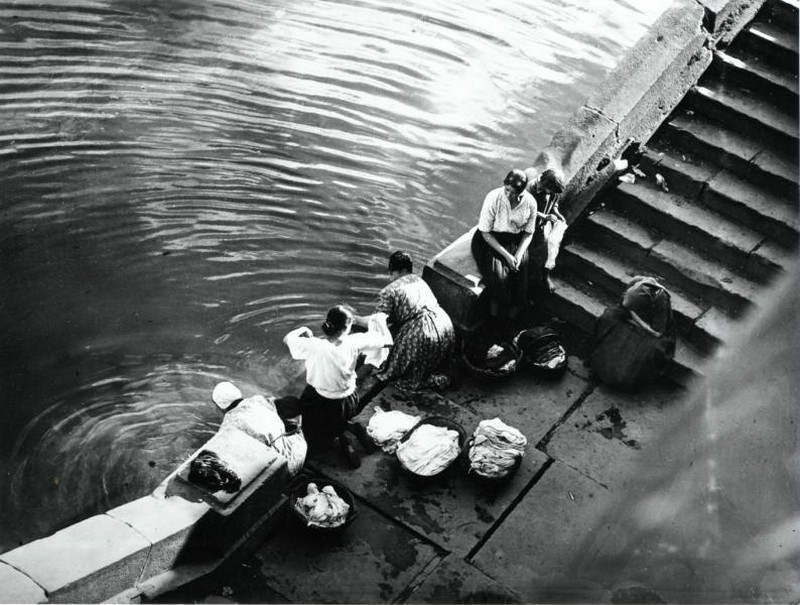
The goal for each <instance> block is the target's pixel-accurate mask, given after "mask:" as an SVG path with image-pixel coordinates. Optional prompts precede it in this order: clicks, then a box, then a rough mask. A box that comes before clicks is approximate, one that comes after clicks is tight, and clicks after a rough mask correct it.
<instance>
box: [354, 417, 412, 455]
mask: <svg viewBox="0 0 800 605" xmlns="http://www.w3.org/2000/svg"><path fill="white" fill-rule="evenodd" d="M419 420H420V419H419V416H412V415H411V414H406V413H405V412H401V411H399V410H392V411H391V412H386V411H384V410H382V409H381V408H379V407H376V408H375V413H374V414H373V415H372V417H371V418H370V419H369V422H368V423H367V434H368V435H369V436H370V437H371V438H372V440H373V441H374V442H375V445H377V446H378V447H380V448H381V449H382V450H383V451H384V452H386V453H387V454H394V452H395V450H397V443H398V442H399V441H400V440H401V439H402V438H403V437H405V435H406V433H408V431H410V430H411V429H413V428H414V427H415V426H416V425H417V423H418V422H419Z"/></svg>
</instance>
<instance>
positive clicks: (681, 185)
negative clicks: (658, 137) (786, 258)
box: [641, 149, 800, 249]
mask: <svg viewBox="0 0 800 605" xmlns="http://www.w3.org/2000/svg"><path fill="white" fill-rule="evenodd" d="M641 167H642V169H643V170H645V172H646V173H647V174H648V177H653V176H654V175H655V174H661V175H662V176H663V177H664V178H665V179H666V182H667V183H668V186H669V189H670V191H672V192H674V193H679V194H681V195H683V196H684V197H687V198H689V199H698V200H700V201H701V202H702V203H703V204H705V205H707V206H708V207H709V208H712V209H713V210H716V211H717V212H719V213H720V214H723V215H725V216H727V217H728V218H731V219H733V220H735V221H738V222H741V223H744V224H746V225H748V226H750V227H752V228H753V229H755V230H756V231H758V232H760V233H763V234H764V235H765V236H766V237H770V238H773V239H774V240H775V241H776V242H777V243H778V244H780V245H782V246H785V247H787V248H790V249H792V248H795V247H796V246H797V243H798V231H800V217H799V216H798V200H797V199H796V198H795V199H792V198H783V197H780V196H777V195H775V194H772V193H770V192H768V191H765V190H764V189H761V188H759V187H756V186H754V185H753V184H752V183H749V182H748V181H744V180H742V179H740V178H738V177H737V176H736V175H734V174H733V173H732V172H730V171H729V170H725V169H720V168H719V167H717V166H714V165H712V164H710V163H708V162H707V161H706V162H704V161H703V159H702V158H700V159H695V158H693V157H691V156H686V155H681V156H679V157H676V152H675V151H673V150H664V151H661V150H659V149H648V150H646V152H645V154H644V155H643V156H642V162H641Z"/></svg>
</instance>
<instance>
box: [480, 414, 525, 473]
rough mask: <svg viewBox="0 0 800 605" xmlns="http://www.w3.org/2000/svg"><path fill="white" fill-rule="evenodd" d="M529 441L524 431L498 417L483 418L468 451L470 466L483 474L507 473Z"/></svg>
mask: <svg viewBox="0 0 800 605" xmlns="http://www.w3.org/2000/svg"><path fill="white" fill-rule="evenodd" d="M527 444H528V440H527V439H526V438H525V435H523V434H522V433H520V432H519V431H518V430H517V429H515V428H513V427H510V426H508V425H507V424H506V423H504V422H503V421H502V420H500V419H499V418H493V419H492V420H481V421H480V422H479V423H478V426H477V428H476V429H475V432H474V433H473V434H472V441H471V445H470V448H469V451H468V452H467V456H468V457H469V466H470V470H471V471H473V472H475V473H477V474H479V475H481V476H482V477H488V478H494V479H499V478H501V477H504V476H506V475H507V474H508V473H509V472H510V471H511V470H512V469H513V468H514V465H515V464H516V463H517V460H518V459H519V458H521V457H522V456H523V455H524V454H525V446H526V445H527Z"/></svg>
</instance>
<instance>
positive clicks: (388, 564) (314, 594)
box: [251, 503, 439, 603]
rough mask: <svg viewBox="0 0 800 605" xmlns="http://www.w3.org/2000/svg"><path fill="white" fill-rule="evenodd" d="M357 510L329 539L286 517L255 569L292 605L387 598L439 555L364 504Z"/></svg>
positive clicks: (386, 600) (385, 600)
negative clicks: (340, 531) (342, 528)
mask: <svg viewBox="0 0 800 605" xmlns="http://www.w3.org/2000/svg"><path fill="white" fill-rule="evenodd" d="M358 511H359V512H358V516H357V517H356V518H355V520H354V521H353V523H351V524H350V525H349V526H348V527H347V528H346V529H345V530H344V532H343V533H341V534H340V535H338V536H336V537H334V538H332V539H328V538H322V537H320V536H318V535H314V534H311V533H309V532H307V531H306V530H304V529H303V528H302V527H301V526H300V524H299V523H297V522H296V520H295V519H294V518H290V519H288V520H287V522H286V523H285V524H284V526H283V527H282V528H281V529H280V530H279V531H278V533H277V534H276V535H275V536H274V537H273V538H271V539H270V540H269V542H267V543H266V544H265V545H264V546H263V547H261V548H260V549H259V550H258V552H257V553H256V556H255V560H257V561H259V564H260V568H259V569H257V570H255V571H256V572H257V574H258V575H259V576H260V577H261V578H263V582H264V583H265V584H266V585H268V586H269V587H270V590H271V591H275V592H277V593H278V594H280V595H282V596H283V597H285V598H286V599H287V600H288V601H289V602H292V603H390V602H393V601H394V600H395V599H396V598H397V597H398V596H399V595H400V594H401V593H402V592H403V591H404V590H405V589H406V587H407V586H408V585H409V584H411V582H412V580H413V579H414V578H415V577H416V576H417V575H418V574H420V573H421V572H422V570H423V569H425V568H426V566H428V565H432V564H433V563H434V560H435V559H436V558H437V557H438V556H439V554H438V553H437V551H436V549H435V548H434V547H433V546H432V545H430V544H428V543H426V542H424V541H422V540H421V539H420V538H418V537H417V536H415V535H414V534H413V533H411V532H410V531H408V530H406V529H404V528H402V527H401V526H400V525H398V524H396V523H393V522H391V521H389V520H387V519H385V518H384V517H383V516H381V515H380V514H378V513H377V512H375V511H374V510H372V509H370V508H369V507H368V506H366V505H364V504H361V503H358ZM252 562H253V560H251V563H252Z"/></svg>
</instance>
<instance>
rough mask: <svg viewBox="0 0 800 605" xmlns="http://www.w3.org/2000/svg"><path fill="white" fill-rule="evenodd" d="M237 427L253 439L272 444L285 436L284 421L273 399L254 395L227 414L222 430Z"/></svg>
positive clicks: (243, 400) (223, 419)
mask: <svg viewBox="0 0 800 605" xmlns="http://www.w3.org/2000/svg"><path fill="white" fill-rule="evenodd" d="M229 427H235V428H237V429H239V430H240V431H244V432H245V433H247V434H248V435H250V436H251V437H252V438H253V439H258V440H259V441H263V442H264V443H267V444H269V443H272V442H273V441H274V440H275V439H277V438H278V437H280V436H281V435H283V433H284V430H285V429H284V427H283V420H281V418H280V416H278V412H277V411H276V409H275V403H274V402H273V400H272V398H269V399H267V398H266V397H264V396H263V395H253V396H252V397H247V398H246V399H242V400H241V401H240V402H239V404H238V405H236V407H234V408H233V409H231V410H228V411H227V412H225V416H224V417H223V418H222V428H229Z"/></svg>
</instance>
